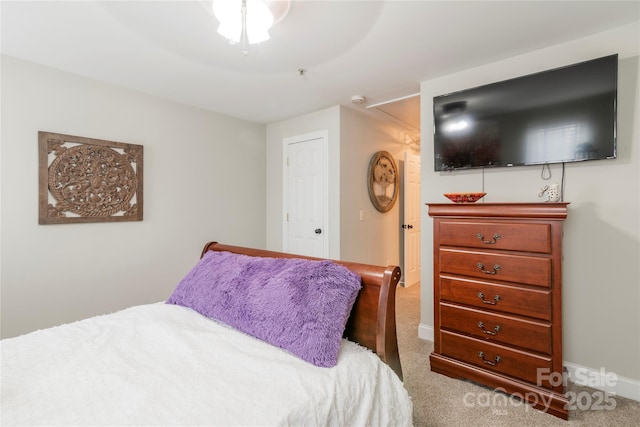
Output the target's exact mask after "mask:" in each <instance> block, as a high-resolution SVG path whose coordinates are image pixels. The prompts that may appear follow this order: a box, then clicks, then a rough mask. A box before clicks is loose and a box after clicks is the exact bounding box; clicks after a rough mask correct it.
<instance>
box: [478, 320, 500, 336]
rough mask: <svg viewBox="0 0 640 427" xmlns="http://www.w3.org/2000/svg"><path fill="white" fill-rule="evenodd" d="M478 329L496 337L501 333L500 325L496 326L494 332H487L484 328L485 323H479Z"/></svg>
mask: <svg viewBox="0 0 640 427" xmlns="http://www.w3.org/2000/svg"><path fill="white" fill-rule="evenodd" d="M478 327H479V328H480V329H482V332H484V333H485V334H487V335H496V334H497V333H498V332H500V325H496V326H495V327H494V328H493V331H487V330H486V329H485V328H484V323H482V322H478Z"/></svg>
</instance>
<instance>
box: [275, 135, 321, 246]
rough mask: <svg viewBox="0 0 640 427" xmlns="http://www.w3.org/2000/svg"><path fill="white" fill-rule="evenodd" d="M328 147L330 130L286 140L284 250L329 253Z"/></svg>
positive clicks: (284, 149)
mask: <svg viewBox="0 0 640 427" xmlns="http://www.w3.org/2000/svg"><path fill="white" fill-rule="evenodd" d="M327 147H328V132H317V133H313V134H307V135H301V136H297V137H292V138H287V139H285V140H284V147H283V153H284V156H285V157H284V159H283V162H284V168H285V171H284V174H283V177H284V179H283V181H284V188H283V203H284V226H283V231H284V237H283V249H284V251H285V252H289V253H294V254H299V255H306V256H314V257H319V258H327V257H328V256H329V242H328V235H329V234H328V231H329V230H328V229H327V228H328V227H327V226H328V208H327V200H328V195H327V191H328V183H327V176H328V174H327Z"/></svg>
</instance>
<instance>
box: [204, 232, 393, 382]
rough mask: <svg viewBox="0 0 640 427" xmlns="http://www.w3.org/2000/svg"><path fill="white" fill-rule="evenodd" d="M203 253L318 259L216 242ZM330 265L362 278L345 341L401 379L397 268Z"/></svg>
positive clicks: (206, 246)
mask: <svg viewBox="0 0 640 427" xmlns="http://www.w3.org/2000/svg"><path fill="white" fill-rule="evenodd" d="M207 251H226V252H233V253H236V254H244V255H249V256H260V257H268V258H306V259H316V260H317V259H319V258H312V257H305V256H301V255H294V254H287V253H283V252H274V251H266V250H262V249H253V248H244V247H241V246H230V245H223V244H220V243H217V242H209V243H207V244H206V245H204V249H203V250H202V255H204V254H205V252H207ZM333 261H334V262H336V263H338V264H341V265H344V266H345V267H347V268H348V269H349V270H351V271H353V272H355V273H357V274H358V275H360V277H361V278H362V289H361V290H360V293H359V294H358V297H357V299H356V302H355V304H354V306H353V308H352V310H351V316H350V317H349V321H348V322H347V327H346V328H345V332H344V336H345V338H348V339H349V340H350V341H354V342H357V343H358V344H360V345H362V346H364V347H367V348H369V349H371V350H372V351H373V352H374V353H376V354H377V355H378V356H379V357H380V359H382V361H383V362H385V363H386V364H387V365H389V366H390V367H391V369H393V370H394V371H395V372H396V374H398V377H400V379H402V367H401V365H400V356H399V354H398V338H397V335H396V286H397V285H398V281H399V280H400V267H397V266H388V267H380V266H376V265H368V264H359V263H355V262H345V261H337V260H333Z"/></svg>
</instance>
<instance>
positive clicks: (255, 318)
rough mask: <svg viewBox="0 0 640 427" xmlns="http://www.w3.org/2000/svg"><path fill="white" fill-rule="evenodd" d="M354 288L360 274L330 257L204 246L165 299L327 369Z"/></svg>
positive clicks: (356, 289) (335, 352)
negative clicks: (256, 254)
mask: <svg viewBox="0 0 640 427" xmlns="http://www.w3.org/2000/svg"><path fill="white" fill-rule="evenodd" d="M361 286H362V285H361V278H360V276H358V275H357V274H356V273H354V272H352V271H350V270H349V269H347V268H346V267H344V266H341V265H339V264H336V263H334V262H332V261H312V260H305V259H298V258H262V257H251V256H247V255H239V254H233V253H231V252H219V251H208V252H207V253H206V254H204V256H203V257H202V258H201V259H200V261H199V262H198V263H197V264H196V266H195V267H194V268H193V269H192V270H191V271H190V272H189V273H188V274H187V275H186V276H185V277H184V278H183V279H182V280H181V281H180V283H179V284H178V286H177V287H176V289H175V290H174V291H173V294H172V295H171V297H170V298H169V299H168V300H167V304H178V305H183V306H185V307H189V308H192V309H193V310H195V311H197V312H198V313H200V314H202V315H204V316H207V317H209V318H212V319H216V320H219V321H221V322H224V323H226V324H228V325H229V326H232V327H234V328H236V329H238V330H240V331H242V332H244V333H247V334H249V335H252V336H254V337H256V338H259V339H261V340H263V341H266V342H268V343H270V344H272V345H274V346H277V347H280V348H282V349H285V350H287V351H289V352H290V353H292V354H294V355H296V356H298V357H300V358H301V359H303V360H306V361H307V362H310V363H313V364H314V365H316V366H321V367H331V366H335V365H336V364H337V360H338V352H339V350H340V343H341V340H342V334H343V333H344V328H345V326H346V323H347V319H348V318H349V314H350V313H351V308H352V306H353V303H354V302H355V300H356V297H357V295H358V292H359V291H360V288H361Z"/></svg>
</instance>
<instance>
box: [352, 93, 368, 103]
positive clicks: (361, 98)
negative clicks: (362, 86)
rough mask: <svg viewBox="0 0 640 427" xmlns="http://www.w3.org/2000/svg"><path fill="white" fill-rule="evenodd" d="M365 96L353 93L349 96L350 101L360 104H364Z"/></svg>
mask: <svg viewBox="0 0 640 427" xmlns="http://www.w3.org/2000/svg"><path fill="white" fill-rule="evenodd" d="M364 101H365V98H364V96H362V95H353V96H352V97H351V102H353V103H354V104H356V105H360V104H364Z"/></svg>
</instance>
